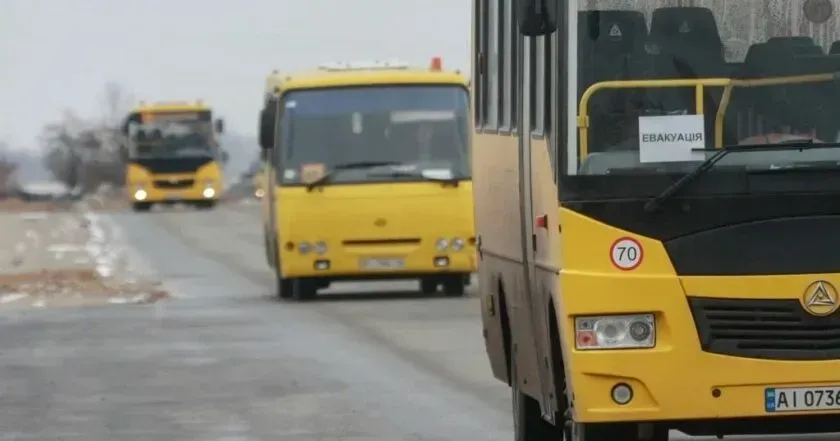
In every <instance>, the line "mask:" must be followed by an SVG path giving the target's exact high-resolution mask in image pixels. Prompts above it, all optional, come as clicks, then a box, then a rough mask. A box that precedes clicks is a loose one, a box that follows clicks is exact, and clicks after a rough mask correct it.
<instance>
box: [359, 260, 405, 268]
mask: <svg viewBox="0 0 840 441" xmlns="http://www.w3.org/2000/svg"><path fill="white" fill-rule="evenodd" d="M360 266H361V267H362V269H366V270H394V269H403V268H404V267H405V261H404V260H403V259H392V258H368V259H362V261H361V262H360Z"/></svg>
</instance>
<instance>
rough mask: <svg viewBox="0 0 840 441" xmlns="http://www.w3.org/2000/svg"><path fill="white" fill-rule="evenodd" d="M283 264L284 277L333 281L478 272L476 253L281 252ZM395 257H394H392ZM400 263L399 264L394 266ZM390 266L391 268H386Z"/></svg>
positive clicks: (462, 251)
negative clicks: (391, 256) (399, 254)
mask: <svg viewBox="0 0 840 441" xmlns="http://www.w3.org/2000/svg"><path fill="white" fill-rule="evenodd" d="M280 253H281V257H280V262H281V266H282V268H281V269H282V274H283V277H287V278H293V277H318V278H326V279H331V280H383V279H384V280H389V279H417V278H422V277H429V276H446V275H459V274H468V273H472V272H475V270H476V262H475V255H474V252H473V251H471V250H467V249H464V250H461V251H457V252H448V253H439V254H431V253H425V252H424V253H415V254H410V255H407V256H403V257H401V258H394V259H390V258H388V257H384V258H383V257H379V256H387V255H389V253H373V254H372V255H369V256H368V255H358V254H351V253H341V252H328V253H325V254H324V255H316V254H314V253H310V254H307V255H299V254H297V251H296V250H295V251H286V250H282V251H281V252H280ZM392 255H393V254H392ZM397 260H401V263H400V264H394V263H395V261H397ZM388 265H391V267H389V268H385V266H388Z"/></svg>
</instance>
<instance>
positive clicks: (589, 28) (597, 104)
mask: <svg viewBox="0 0 840 441" xmlns="http://www.w3.org/2000/svg"><path fill="white" fill-rule="evenodd" d="M578 25H579V28H578V37H579V39H580V46H579V47H580V49H579V72H580V77H579V81H578V84H579V92H578V97H580V95H581V94H582V93H583V92H584V91H585V90H586V88H588V87H589V86H591V85H592V84H594V83H598V82H602V81H619V80H630V79H639V78H645V67H646V65H647V63H646V62H645V60H644V58H645V57H647V53H646V52H645V50H644V42H645V40H646V38H647V24H646V22H645V17H644V14H643V13H642V12H640V11H618V10H593V11H581V12H580V13H579V14H578ZM642 99H643V94H641V93H639V91H638V90H628V89H623V90H602V91H599V92H598V93H596V94H594V95H593V96H592V98H591V99H590V101H589V106H588V112H589V115H590V119H591V125H592V127H593V128H594V130H592V131H591V133H590V143H591V145H592V147H593V149H594V150H598V149H599V148H602V147H603V146H605V145H608V144H610V143H613V142H617V141H618V140H620V139H621V138H623V137H624V136H625V135H626V133H624V132H626V131H627V130H629V129H628V128H627V127H626V124H624V122H625V121H626V120H627V115H628V114H629V113H631V112H632V111H633V109H638V108H640V107H643V103H642Z"/></svg>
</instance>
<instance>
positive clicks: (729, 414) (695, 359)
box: [557, 274, 840, 434]
mask: <svg viewBox="0 0 840 441" xmlns="http://www.w3.org/2000/svg"><path fill="white" fill-rule="evenodd" d="M561 279H562V283H561V287H562V288H563V289H565V291H561V292H591V293H593V294H591V295H590V296H568V295H567V296H559V297H557V301H558V302H559V305H561V306H560V308H559V310H560V311H563V315H562V316H561V317H562V319H561V320H563V322H564V325H565V328H566V329H565V330H569V331H570V332H564V333H562V334H561V335H563V338H564V341H565V343H566V345H568V347H569V348H570V350H569V353H568V354H566V357H567V360H566V363H567V365H568V368H569V375H570V376H571V381H572V388H573V391H574V392H575V401H574V405H575V409H574V410H575V416H576V419H577V420H578V421H580V422H621V421H634V422H639V421H651V422H658V421H671V422H672V423H673V424H671V426H672V427H674V428H678V427H682V426H690V425H691V424H690V423H691V422H692V421H693V422H696V423H700V424H698V426H703V427H706V428H710V427H713V426H714V425H715V424H717V425H721V424H723V423H724V422H725V423H727V424H729V423H732V424H735V423H736V422H737V423H739V424H741V426H742V427H740V429H737V430H736V429H733V430H735V431H734V432H731V433H807V432H812V431H824V430H822V429H818V427H821V424H822V423H825V422H830V423H831V424H834V425H836V426H837V431H840V416H838V414H840V410H807V411H796V412H772V411H768V410H767V409H766V407H765V402H766V399H767V398H766V394H767V389H768V388H785V387H797V388H803V387H816V388H824V389H825V390H828V389H829V388H832V387H834V388H836V389H835V390H838V391H840V360H796V361H793V360H771V359H757V358H746V357H738V356H730V355H721V354H713V353H709V352H705V351H703V350H702V348H701V344H700V337H699V335H698V330H697V327H696V325H695V321H694V318H693V316H692V312H691V309H690V306H689V298H688V297H687V296H686V295H685V294H684V291H683V287H682V284H681V282H680V280H679V279H678V278H677V277H655V278H646V277H638V278H628V277H620V276H619V277H603V276H599V275H594V276H589V275H581V274H577V275H569V274H566V275H562V276H561ZM641 293H643V294H641ZM592 296H595V297H597V302H594V301H592V300H593V297H592ZM638 313H651V314H654V316H655V318H656V334H657V335H656V345H655V347H653V348H649V349H619V350H581V349H578V348H577V347H576V342H575V335H574V334H575V333H574V326H575V325H574V319H575V317H578V316H590V315H621V314H638ZM565 330H561V331H565ZM620 383H623V384H626V385H629V386H630V387H631V388H632V391H633V398H632V400H631V401H630V402H629V403H627V404H624V405H619V404H617V403H616V402H615V401H613V399H612V390H613V388H614V387H615V386H616V385H617V384H620ZM782 421H784V424H782V425H781V426H780V427H776V428H772V424H773V423H774V422H776V423H780V422H782ZM701 422H702V423H701ZM710 422H714V424H712V423H710ZM771 428H772V430H771ZM761 429H765V430H769V432H766V431H762V430H761ZM782 429H784V430H783V431H782ZM680 430H682V429H680ZM698 430H699V429H698ZM684 431H685V430H684ZM695 432H696V431H695ZM687 433H688V432H687ZM697 433H698V434H699V433H700V432H697ZM692 434H693V433H692ZM712 434H714V432H712Z"/></svg>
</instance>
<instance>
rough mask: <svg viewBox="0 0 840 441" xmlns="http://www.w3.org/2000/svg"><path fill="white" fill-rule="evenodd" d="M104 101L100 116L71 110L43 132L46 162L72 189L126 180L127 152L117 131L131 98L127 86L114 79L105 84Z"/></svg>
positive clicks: (92, 188) (88, 187)
mask: <svg viewBox="0 0 840 441" xmlns="http://www.w3.org/2000/svg"><path fill="white" fill-rule="evenodd" d="M101 100H102V114H101V115H100V117H99V118H94V119H85V118H82V117H79V116H78V115H77V114H75V113H74V112H72V111H69V110H68V111H66V112H64V114H63V115H62V118H61V120H59V121H56V122H52V123H49V124H47V125H45V126H44V128H43V129H42V131H41V136H40V139H39V141H40V144H41V147H42V148H43V151H44V154H43V160H44V165H45V166H46V168H47V169H48V170H49V171H50V172H51V173H52V175H53V176H54V177H55V179H57V180H59V181H61V182H63V183H64V184H66V185H68V186H69V187H71V188H75V187H81V188H82V189H83V190H86V191H91V190H95V189H96V188H97V187H98V186H99V185H101V184H103V183H109V184H112V185H117V186H121V185H123V183H124V180H125V176H124V175H125V160H124V156H125V155H124V154H123V153H124V152H122V150H121V146H120V145H119V143H117V142H116V134H117V133H118V131H119V125H120V121H121V120H122V118H123V117H124V115H125V114H126V113H127V112H128V109H129V107H130V105H131V98H130V96H129V94H128V93H126V92H125V89H124V88H122V87H121V86H120V85H119V84H117V83H113V82H111V83H108V84H106V85H105V87H104V89H103V92H102V96H101Z"/></svg>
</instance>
